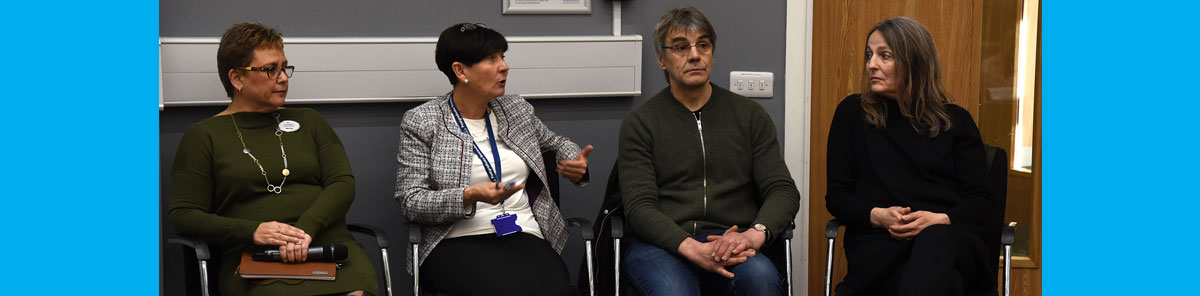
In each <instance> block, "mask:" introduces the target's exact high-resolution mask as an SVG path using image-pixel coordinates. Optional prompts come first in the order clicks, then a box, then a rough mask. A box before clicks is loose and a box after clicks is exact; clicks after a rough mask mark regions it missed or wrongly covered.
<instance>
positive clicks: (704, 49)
mask: <svg viewBox="0 0 1200 296" xmlns="http://www.w3.org/2000/svg"><path fill="white" fill-rule="evenodd" d="M693 47H695V48H696V50H698V51H700V53H702V54H703V53H709V52H712V44H711V43H708V42H700V43H696V44H688V45H675V46H663V47H662V48H663V49H665V50H667V51H669V52H671V53H674V54H677V55H685V54H687V53H688V52H689V51H691V50H692V48H693Z"/></svg>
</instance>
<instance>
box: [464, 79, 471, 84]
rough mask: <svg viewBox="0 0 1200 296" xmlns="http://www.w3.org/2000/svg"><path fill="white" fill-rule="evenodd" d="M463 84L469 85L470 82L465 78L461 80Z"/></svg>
mask: <svg viewBox="0 0 1200 296" xmlns="http://www.w3.org/2000/svg"><path fill="white" fill-rule="evenodd" d="M463 83H465V84H471V81H470V80H467V79H466V78H463Z"/></svg>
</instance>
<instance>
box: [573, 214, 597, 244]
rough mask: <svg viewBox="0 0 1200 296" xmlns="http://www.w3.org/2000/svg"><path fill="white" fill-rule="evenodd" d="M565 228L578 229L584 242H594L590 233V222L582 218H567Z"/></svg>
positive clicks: (593, 237)
mask: <svg viewBox="0 0 1200 296" xmlns="http://www.w3.org/2000/svg"><path fill="white" fill-rule="evenodd" d="M567 228H579V233H580V235H581V236H583V239H585V240H595V239H596V235H595V233H593V232H592V222H591V221H588V220H587V219H584V218H567Z"/></svg>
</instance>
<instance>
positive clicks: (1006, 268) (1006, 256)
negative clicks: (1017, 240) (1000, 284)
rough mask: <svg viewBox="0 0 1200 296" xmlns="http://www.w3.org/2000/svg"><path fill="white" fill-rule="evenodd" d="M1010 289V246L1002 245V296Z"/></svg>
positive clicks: (1007, 294)
mask: <svg viewBox="0 0 1200 296" xmlns="http://www.w3.org/2000/svg"><path fill="white" fill-rule="evenodd" d="M1011 288H1012V245H1004V296H1009V291H1010V289H1011Z"/></svg>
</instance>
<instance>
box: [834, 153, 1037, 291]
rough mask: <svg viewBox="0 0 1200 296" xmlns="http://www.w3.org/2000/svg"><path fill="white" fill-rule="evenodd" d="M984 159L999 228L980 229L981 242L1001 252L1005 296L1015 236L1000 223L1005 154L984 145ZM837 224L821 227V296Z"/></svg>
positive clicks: (1005, 191) (994, 263) (1010, 225)
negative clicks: (822, 254)
mask: <svg viewBox="0 0 1200 296" xmlns="http://www.w3.org/2000/svg"><path fill="white" fill-rule="evenodd" d="M984 154H985V155H984V157H985V158H986V159H987V168H988V171H987V175H988V183H989V184H988V185H989V187H991V188H990V189H991V191H992V194H993V195H995V196H996V203H995V204H993V206H994V208H995V209H996V210H995V211H993V212H992V214H993V215H992V220H993V221H994V222H995V223H996V225H1000V227H995V228H990V229H986V230H984V231H985V233H986V234H987V238H985V240H984V243H985V244H987V245H988V249H989V250H988V253H989V254H998V253H1000V248H1001V247H1003V249H1004V296H1009V293H1010V289H1011V286H1012V284H1011V274H1012V273H1011V266H1012V244H1013V239H1014V237H1015V235H1014V233H1015V232H1016V227H1017V222H1008V223H1007V224H1005V223H1004V210H1005V206H1006V203H1007V200H1008V195H1007V194H1008V154H1007V153H1006V152H1005V151H1004V149H1003V148H1000V147H995V146H991V145H987V144H984ZM840 227H841V223H840V222H839V221H838V220H837V219H831V220H829V223H827V224H826V225H825V238H826V239H828V243H827V245H826V248H827V250H828V252H826V253H825V296H829V295H830V293H832V292H833V286H832V284H833V251H834V248H833V242H834V240H836V239H837V236H838V228H840ZM998 264H999V262H997V261H994V260H989V261H988V265H989V266H988V267H989V269H988V270H993V271H994V270H997V269H999V266H997V265H998Z"/></svg>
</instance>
